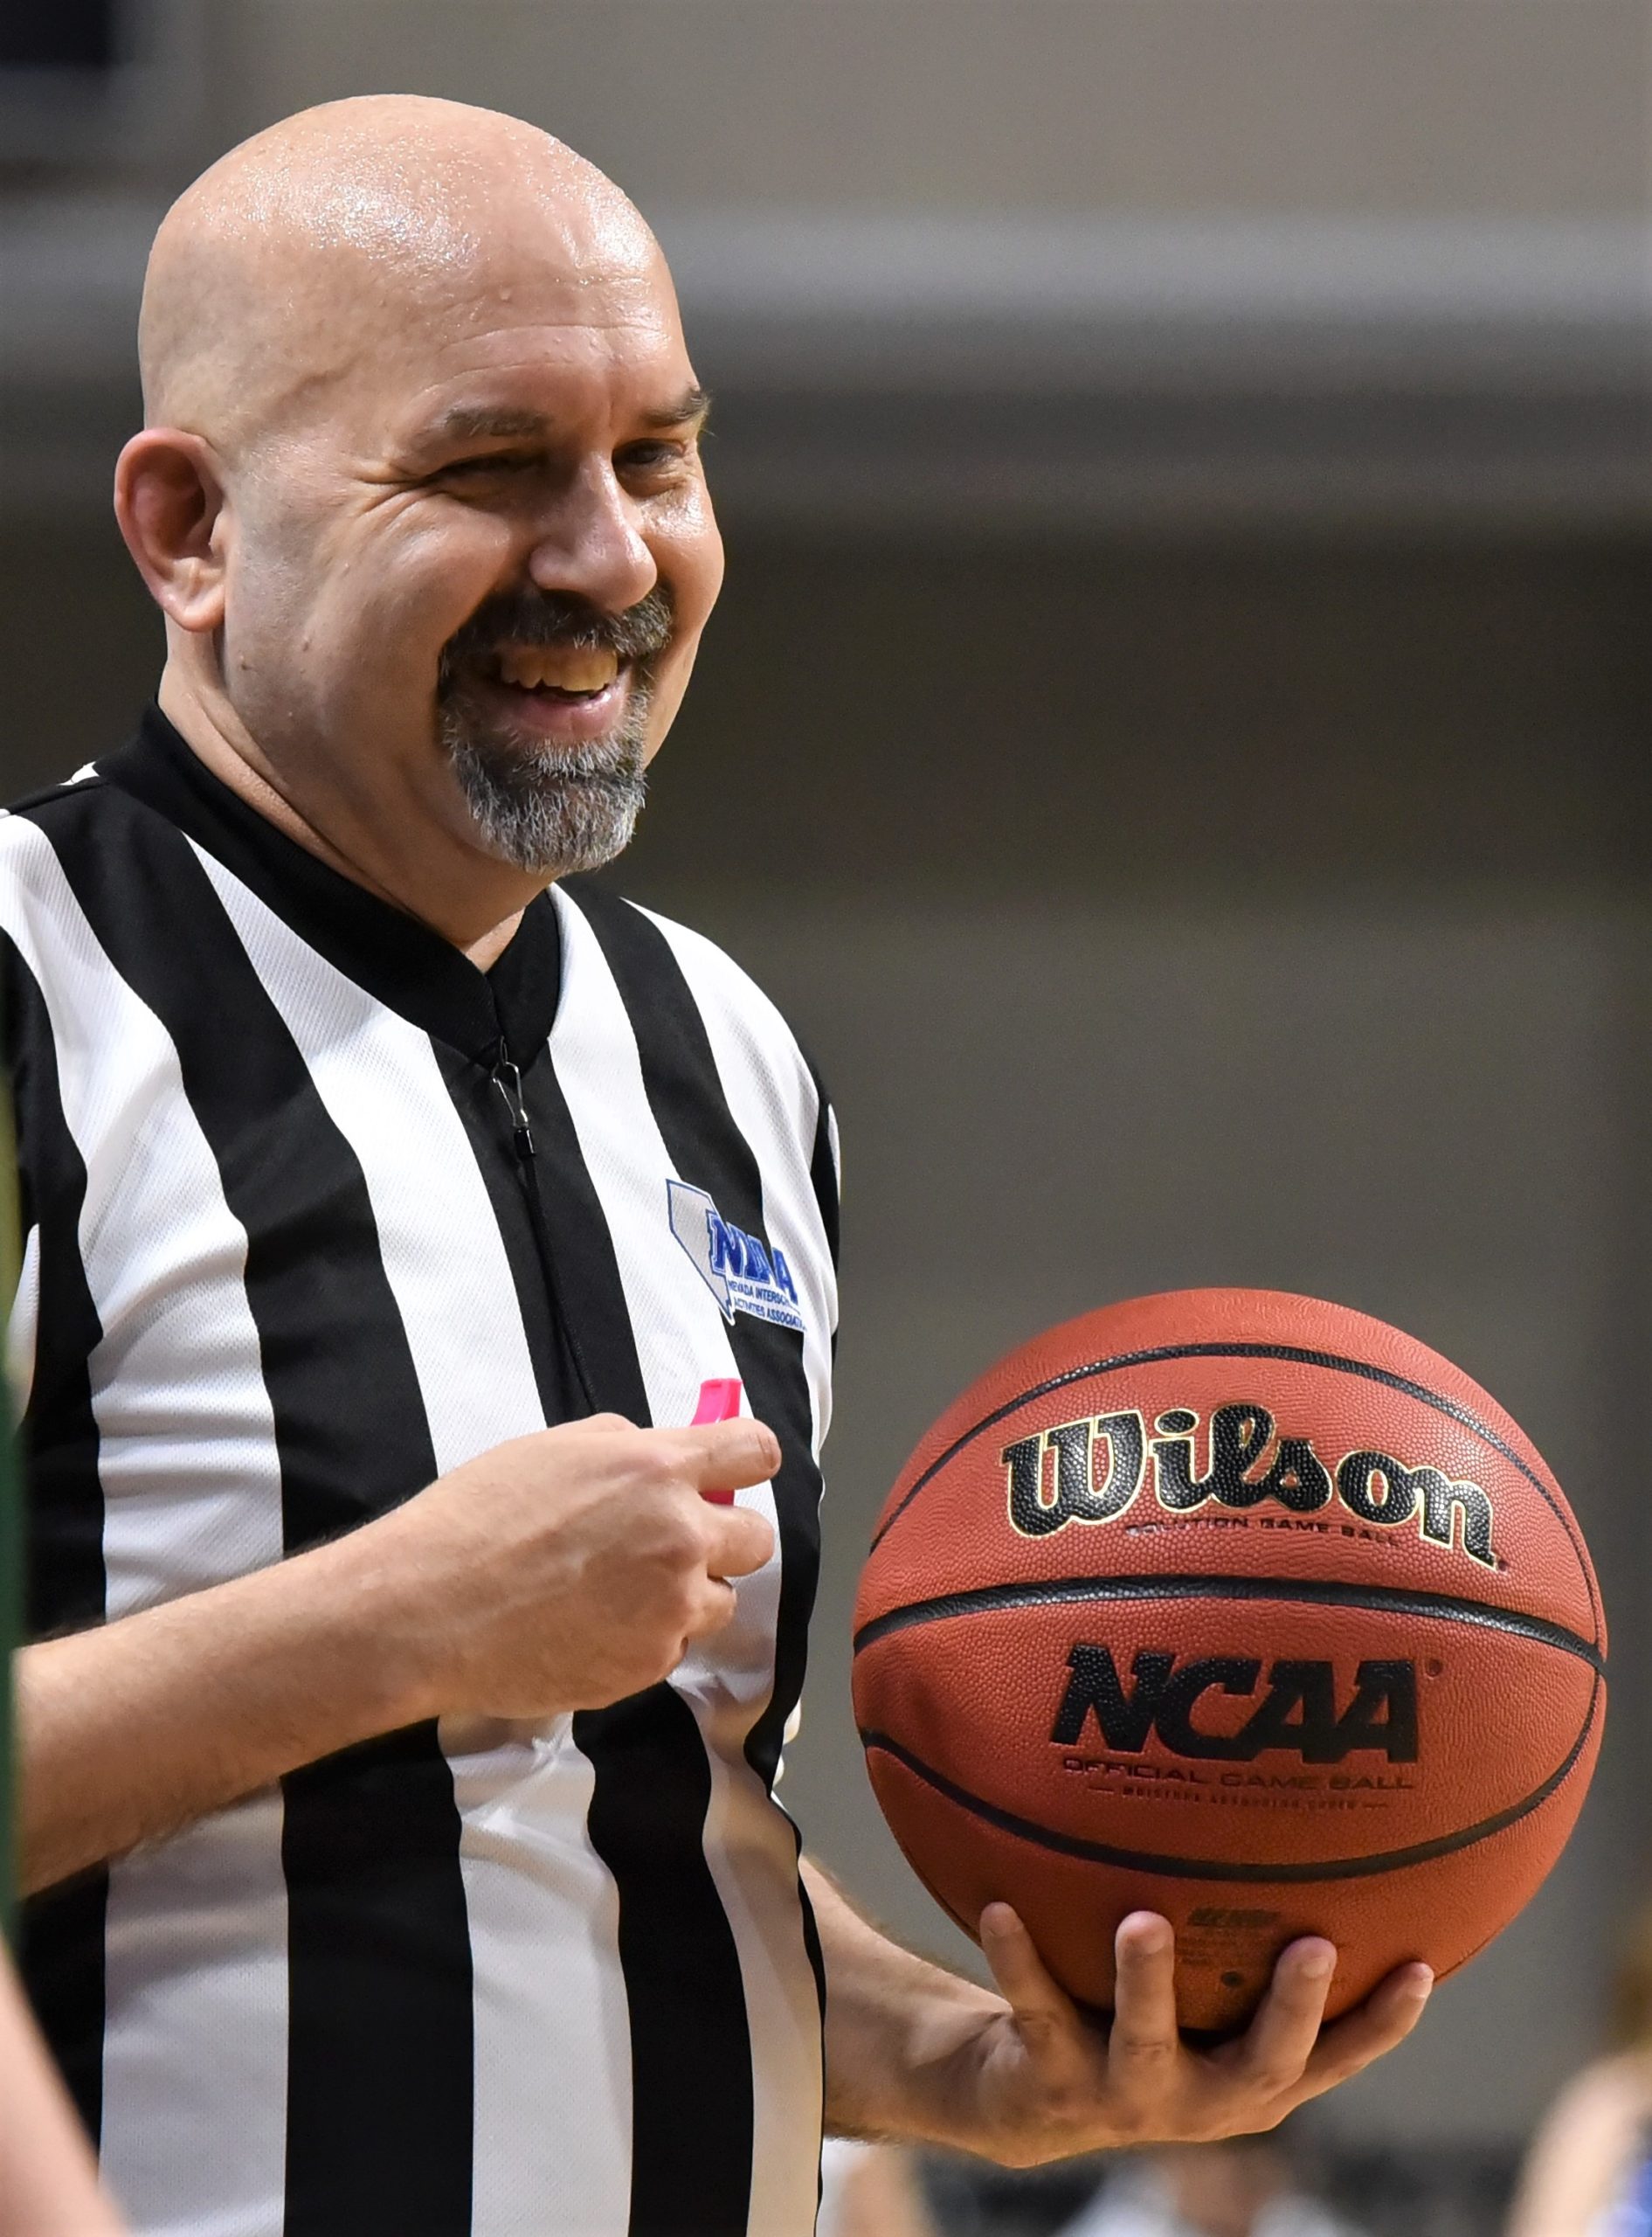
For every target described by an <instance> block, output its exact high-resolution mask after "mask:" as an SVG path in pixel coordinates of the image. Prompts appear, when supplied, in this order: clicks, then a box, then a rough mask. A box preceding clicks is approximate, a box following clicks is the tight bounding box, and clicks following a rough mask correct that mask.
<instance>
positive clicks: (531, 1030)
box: [97, 705, 562, 1070]
mask: <svg viewBox="0 0 1652 2237" xmlns="http://www.w3.org/2000/svg"><path fill="white" fill-rule="evenodd" d="M97 767H98V774H99V775H100V777H101V778H102V779H104V781H105V782H106V783H107V784H111V785H114V786H118V787H119V789H120V790H121V791H122V792H124V793H130V794H131V795H132V797H133V798H134V799H135V800H142V801H143V802H144V804H145V805H146V806H147V807H151V808H153V809H155V810H156V813H157V814H160V815H162V816H164V817H165V818H166V820H167V821H168V822H169V823H172V824H175V825H176V827H177V828H178V829H179V830H180V831H182V832H183V833H184V834H185V835H186V836H187V837H189V838H190V839H193V840H194V841H196V842H197V845H199V846H201V847H203V848H204V849H205V850H206V852H207V853H208V854H209V855H212V856H213V857H214V859H215V860H216V861H218V862H221V863H222V864H223V865H224V867H225V869H227V870H229V871H231V872H232V873H233V875H234V876H236V877H238V878H239V879H240V881H241V883H242V884H243V885H245V886H247V887H248V888H250V890H252V892H253V893H255V894H256V895H257V896H258V897H259V900H260V901H262V902H263V903H264V904H265V905H266V908H268V909H270V910H272V911H273V912H274V913H275V915H276V916H278V917H279V918H280V919H281V921H282V923H283V924H285V925H287V926H288V927H289V929H290V930H291V931H293V932H296V933H297V934H298V936H299V938H301V939H302V940H304V941H307V942H308V945H310V946H311V947H313V948H315V950H316V951H317V952H318V953H320V954H321V955H323V956H325V957H326V959H327V960H328V962H329V963H330V964H332V965H333V966H334V967H335V969H336V970H338V971H342V973H344V975H345V977H346V978H348V979H352V980H355V982H356V985H357V986H358V987H363V988H364V989H365V990H366V992H367V993H368V994H371V995H372V996H373V998H374V999H375V1001H380V1002H383V1003H384V1005H385V1007H386V1008H389V1009H392V1010H395V1011H396V1012H397V1015H400V1016H402V1017H404V1018H406V1019H407V1020H408V1022H410V1023H411V1024H413V1025H416V1026H418V1028H420V1030H421V1031H423V1032H425V1033H430V1034H433V1035H435V1036H436V1038H437V1039H438V1040H439V1041H444V1042H446V1043H447V1044H448V1045H449V1047H451V1048H454V1049H460V1050H461V1051H462V1052H463V1053H464V1054H465V1055H466V1056H471V1057H473V1058H474V1059H475V1060H476V1061H477V1062H478V1063H487V1064H491V1063H494V1061H495V1060H496V1059H497V1057H498V1056H499V1055H500V1054H501V1049H500V1043H501V1039H502V1040H503V1041H504V1042H506V1043H507V1044H508V1049H509V1052H510V1054H511V1056H513V1057H514V1058H515V1061H516V1062H517V1063H519V1064H521V1065H522V1067H523V1068H524V1070H525V1069H526V1067H527V1065H528V1064H529V1062H530V1061H531V1059H532V1058H533V1057H534V1056H536V1054H537V1053H538V1051H539V1050H540V1049H542V1048H543V1045H544V1043H545V1042H546V1041H547V1040H548V1039H549V1037H550V1028H551V1025H552V1022H554V1020H555V1018H556V1000H557V995H558V994H559V993H560V991H561V981H562V940H561V935H560V932H559V930H558V926H557V921H556V903H555V901H554V900H553V899H552V897H551V896H550V893H549V892H545V893H542V894H539V895H537V896H536V898H535V899H534V900H532V901H531V902H529V904H528V907H527V908H526V910H525V911H523V912H522V923H521V924H520V925H519V926H518V927H517V929H516V932H515V937H514V938H513V939H512V940H511V943H510V945H509V946H508V948H506V950H505V952H504V953H503V954H502V955H501V957H500V958H499V959H498V961H497V962H496V963H495V964H494V966H493V968H492V969H491V970H490V971H485V972H484V971H479V970H478V969H477V967H476V966H475V965H474V964H473V963H472V962H471V961H470V959H469V958H468V957H467V956H466V955H464V954H462V953H461V952H460V950H459V949H458V948H456V947H454V946H453V944H452V942H451V941H448V940H446V939H444V938H442V936H441V934H440V933H439V932H432V929H431V928H430V926H429V925H423V924H421V923H420V922H419V920H418V918H416V917H410V916H408V915H406V914H405V913H404V911H402V910H400V909H397V908H396V907H394V906H393V905H392V904H391V903H390V902H388V901H382V900H380V898H379V897H378V896H377V894H375V893H370V892H369V891H368V890H367V889H366V887H365V886H361V885H357V884H356V883H355V882H354V881H353V880H352V879H350V878H348V877H345V876H342V874H341V873H340V872H339V871H337V870H335V869H332V868H331V867H330V866H329V865H328V863H326V862H322V861H321V860H320V858H319V857H318V856H316V855H312V854H311V853H310V852H309V851H308V848H303V847H301V846H300V845H299V844H298V842H297V841H295V840H293V839H289V838H288V837H287V834H286V833H285V832H284V831H278V830H277V828H275V826H274V825H273V823H271V822H270V821H268V820H267V818H266V817H265V816H262V815H260V814H259V812H258V810H257V809H256V808H255V807H252V806H251V805H250V804H249V803H248V802H247V801H245V800H243V799H242V798H241V797H240V795H239V794H238V793H234V792H232V791H231V789H230V787H229V786H227V785H226V784H225V783H224V782H223V780H222V779H220V778H218V777H216V776H214V775H213V773H212V772H211V770H210V769H209V768H208V767H207V765H206V764H205V763H204V761H203V760H201V759H200V758H199V757H198V756H197V754H195V753H193V752H192V751H190V747H189V746H188V745H186V744H185V743H184V741H183V738H181V737H180V736H179V734H178V732H177V731H176V730H175V729H174V728H173V726H172V724H170V723H169V721H168V720H167V718H166V717H165V716H164V715H163V714H162V712H161V710H160V709H159V707H157V706H154V705H151V706H149V707H148V708H146V709H145V710H144V712H143V716H142V720H141V721H140V723H139V725H138V730H137V733H136V735H135V737H134V738H131V739H129V740H128V743H127V744H126V745H123V746H121V747H120V748H119V750H118V751H115V752H114V753H112V754H110V755H108V756H107V758H105V759H104V760H102V761H100V762H99V763H98V765H97Z"/></svg>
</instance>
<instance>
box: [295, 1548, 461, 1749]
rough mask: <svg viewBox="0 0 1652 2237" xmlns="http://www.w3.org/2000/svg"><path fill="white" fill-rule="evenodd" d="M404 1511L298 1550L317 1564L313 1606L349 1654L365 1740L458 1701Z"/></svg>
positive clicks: (309, 1584) (309, 1585)
mask: <svg viewBox="0 0 1652 2237" xmlns="http://www.w3.org/2000/svg"><path fill="white" fill-rule="evenodd" d="M403 1512H404V1510H401V1509H397V1511H396V1512H395V1513H392V1514H389V1515H385V1516H383V1517H381V1518H380V1520H377V1522H370V1523H366V1524H364V1525H363V1527H362V1528H361V1529H359V1530H353V1531H351V1532H350V1533H349V1534H348V1535H347V1536H346V1537H343V1538H338V1539H335V1540H334V1541H332V1543H331V1544H329V1545H327V1546H320V1547H317V1548H315V1550H314V1551H313V1552H311V1553H309V1554H306V1555H299V1556H298V1561H299V1562H301V1563H302V1564H303V1565H304V1566H305V1567H307V1568H308V1569H310V1570H311V1575H310V1576H309V1577H308V1579H307V1580H306V1593H307V1598H308V1604H309V1606H310V1607H311V1609H312V1610H313V1612H314V1614H315V1617H316V1619H317V1621H318V1622H319V1623H320V1624H321V1626H322V1629H323V1631H324V1632H325V1634H326V1635H327V1636H328V1638H330V1639H331V1640H332V1641H333V1642H334V1643H335V1645H336V1646H337V1648H338V1649H339V1650H340V1651H341V1652H342V1659H343V1662H344V1665H345V1671H346V1673H347V1684H348V1688H349V1697H350V1699H351V1700H352V1701H353V1703H354V1704H355V1708H356V1721H359V1723H360V1725H361V1728H362V1729H361V1733H360V1737H361V1738H363V1739H371V1738H374V1737H376V1736H377V1735H378V1734H380V1733H383V1732H397V1731H400V1730H401V1729H402V1728H404V1726H406V1725H410V1724H421V1723H424V1722H425V1721H426V1720H428V1719H430V1718H432V1717H438V1716H440V1715H441V1714H443V1712H444V1711H445V1710H446V1708H448V1707H451V1706H452V1703H451V1701H450V1700H449V1699H448V1698H447V1696H448V1694H449V1692H450V1687H449V1686H447V1685H446V1684H445V1683H444V1678H445V1675H446V1671H445V1657H444V1655H443V1653H442V1651H441V1650H442V1644H443V1643H442V1638H441V1632H440V1628H439V1624H437V1623H435V1622H434V1621H433V1620H432V1610H431V1598H430V1595H429V1593H428V1591H427V1590H425V1589H423V1585H422V1581H421V1579H420V1577H419V1575H418V1565H417V1563H416V1562H415V1561H414V1560H413V1559H412V1558H411V1549H409V1548H405V1547H404V1545H403V1543H402V1539H403V1535H404V1534H403V1532H402V1530H401V1528H400V1527H398V1526H399V1525H400V1522H401V1519H402V1514H403ZM318 1644H320V1643H319V1642H318Z"/></svg>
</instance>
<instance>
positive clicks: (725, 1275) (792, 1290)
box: [666, 1181, 803, 1328]
mask: <svg viewBox="0 0 1652 2237" xmlns="http://www.w3.org/2000/svg"><path fill="white" fill-rule="evenodd" d="M666 1204H667V1211H668V1213H669V1215H670V1219H671V1232H672V1233H673V1235H674V1236H676V1238H677V1240H678V1242H679V1243H681V1245H682V1247H683V1249H684V1250H686V1251H687V1252H688V1256H689V1257H690V1258H692V1259H693V1261H694V1264H695V1271H696V1272H697V1273H698V1275H699V1277H700V1278H701V1280H702V1282H703V1283H704V1284H705V1285H706V1287H707V1288H708V1290H709V1291H710V1292H711V1294H712V1296H713V1297H715V1299H716V1300H717V1304H718V1306H719V1308H720V1310H721V1312H722V1317H723V1319H725V1320H727V1321H729V1322H732V1321H733V1319H734V1317H735V1315H736V1312H748V1313H750V1315H751V1316H752V1318H753V1319H757V1320H772V1321H773V1322H774V1324H775V1326H777V1327H778V1328H801V1327H802V1326H803V1315H802V1314H801V1313H800V1312H798V1285H797V1284H796V1283H795V1282H794V1281H793V1280H792V1278H791V1268H790V1267H789V1266H788V1265H787V1264H786V1262H785V1253H784V1252H783V1251H779V1250H771V1249H770V1248H769V1246H768V1245H767V1244H766V1243H764V1240H763V1238H762V1236H757V1235H748V1234H747V1233H746V1231H745V1229H744V1228H743V1227H735V1226H734V1225H732V1224H731V1222H729V1221H728V1220H725V1219H724V1218H723V1216H722V1213H721V1212H720V1211H719V1210H718V1209H717V1208H716V1206H715V1204H714V1203H713V1202H712V1201H711V1199H710V1197H709V1196H708V1195H707V1194H706V1192H705V1190H704V1189H703V1188H690V1187H689V1186H688V1182H687V1181H667V1183H666Z"/></svg>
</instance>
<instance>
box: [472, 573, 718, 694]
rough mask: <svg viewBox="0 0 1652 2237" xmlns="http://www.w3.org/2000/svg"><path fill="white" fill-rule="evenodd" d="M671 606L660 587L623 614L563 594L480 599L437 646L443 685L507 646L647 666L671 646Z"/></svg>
mask: <svg viewBox="0 0 1652 2237" xmlns="http://www.w3.org/2000/svg"><path fill="white" fill-rule="evenodd" d="M675 626H676V606H675V601H674V599H673V598H672V595H671V592H670V591H669V590H668V589H667V586H666V585H665V584H664V583H656V584H655V585H654V587H653V590H651V591H650V592H649V593H648V595H647V597H646V598H643V599H638V601H637V603H636V605H635V606H627V607H626V610H625V612H624V613H605V612H604V611H603V609H602V608H601V606H593V605H592V604H591V600H590V599H584V598H577V597H575V596H574V595H572V593H570V592H563V591H530V590H515V591H500V592H496V593H495V594H494V596H493V597H492V598H489V599H484V600H483V601H482V603H481V605H480V606H478V607H477V609H476V611H475V613H473V614H472V615H471V617H470V620H468V621H467V622H466V623H465V625H464V627H462V628H460V629H456V630H455V631H454V633H453V635H452V636H451V637H450V638H449V639H448V641H447V642H446V645H445V646H444V647H443V648H442V654H441V662H440V671H439V672H440V676H441V681H442V682H444V683H446V682H450V681H451V680H452V679H453V674H454V671H455V670H456V669H458V668H461V667H464V666H467V665H468V664H470V663H472V662H475V661H484V660H486V659H487V658H488V656H489V655H490V654H494V653H497V652H498V651H499V650H500V649H501V647H503V646H506V645H531V646H535V647H537V648H542V649H543V648H547V647H551V646H561V647H566V648H568V649H569V650H570V651H573V652H581V653H596V652H612V654H613V655H614V657H615V658H616V659H617V660H618V661H620V662H621V663H622V664H623V663H625V662H627V661H637V662H646V661H651V660H653V659H655V658H657V657H658V655H659V654H661V653H662V652H664V650H665V649H666V647H667V645H668V644H669V643H670V642H671V639H672V635H673V633H674V628H675Z"/></svg>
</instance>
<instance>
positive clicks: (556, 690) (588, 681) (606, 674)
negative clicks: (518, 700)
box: [483, 645, 630, 700]
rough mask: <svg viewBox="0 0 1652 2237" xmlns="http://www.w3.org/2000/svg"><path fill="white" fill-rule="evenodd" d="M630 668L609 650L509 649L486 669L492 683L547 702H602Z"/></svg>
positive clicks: (572, 646)
mask: <svg viewBox="0 0 1652 2237" xmlns="http://www.w3.org/2000/svg"><path fill="white" fill-rule="evenodd" d="M629 666H630V663H629V662H628V661H621V660H620V658H619V654H617V653H616V652H614V651H613V649H612V647H609V646H574V645H506V646H503V647H501V648H500V650H499V651H497V652H496V653H495V654H494V655H493V657H492V658H491V659H490V660H489V661H487V662H486V663H485V665H484V671H483V672H484V674H486V675H487V676H488V677H489V678H490V680H491V681H493V682H498V683H502V684H506V685H508V687H509V688H510V689H512V690H514V691H523V692H531V693H532V694H534V695H535V696H536V697H540V696H543V697H544V698H546V699H566V700H580V699H599V698H601V697H602V696H603V695H604V694H605V692H607V691H609V690H610V689H612V687H613V685H614V684H615V683H616V682H618V681H619V677H620V675H622V673H623V672H624V671H625V670H626V668H628V667H629Z"/></svg>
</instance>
